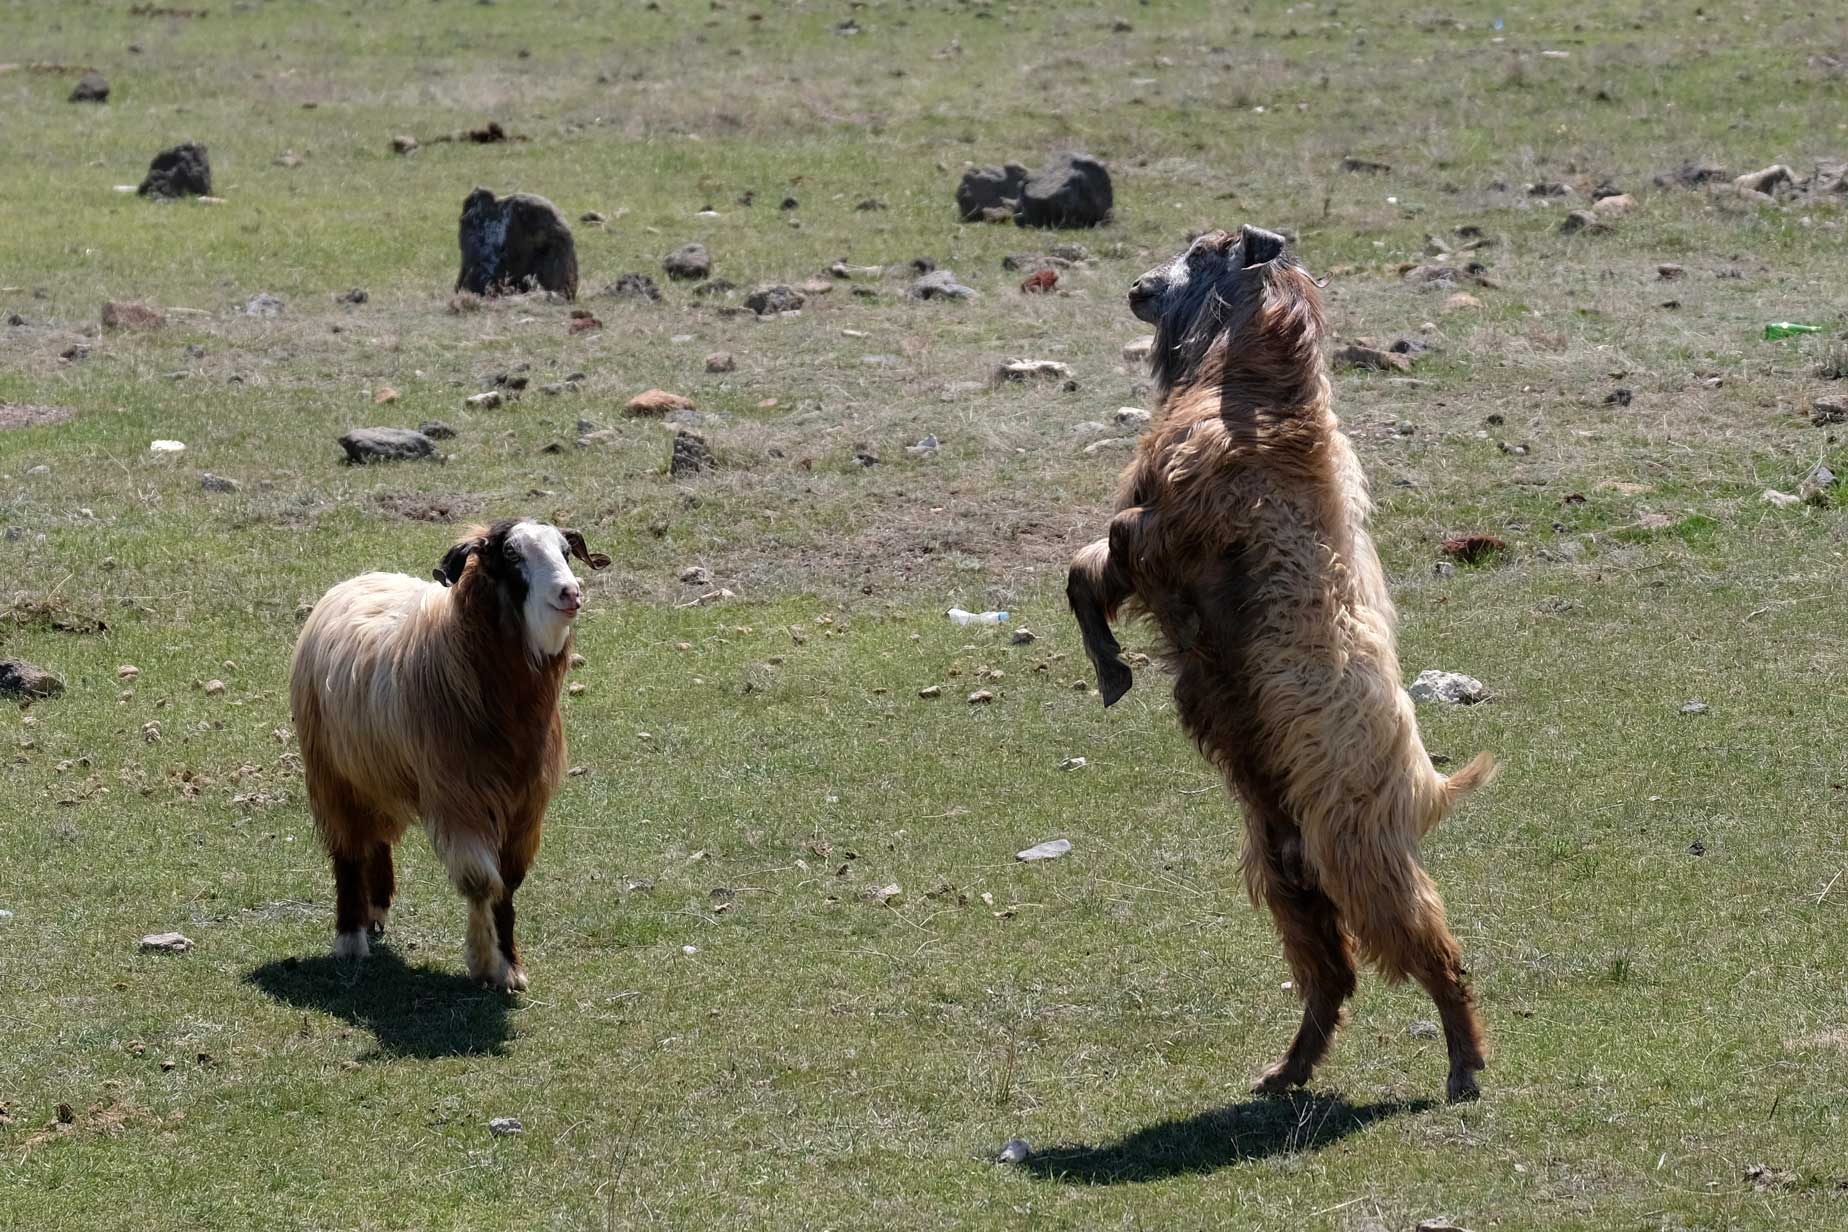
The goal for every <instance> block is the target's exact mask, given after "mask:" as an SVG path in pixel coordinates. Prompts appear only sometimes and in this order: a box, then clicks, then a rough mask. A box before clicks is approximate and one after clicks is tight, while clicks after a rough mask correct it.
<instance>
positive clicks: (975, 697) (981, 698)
mask: <svg viewBox="0 0 1848 1232" xmlns="http://www.w3.org/2000/svg"><path fill="white" fill-rule="evenodd" d="M993 700H995V695H994V694H993V693H990V692H989V691H988V690H987V689H977V690H976V691H975V692H973V693H971V694H969V704H970V705H971V706H978V705H985V704H987V703H988V702H992V701H993Z"/></svg>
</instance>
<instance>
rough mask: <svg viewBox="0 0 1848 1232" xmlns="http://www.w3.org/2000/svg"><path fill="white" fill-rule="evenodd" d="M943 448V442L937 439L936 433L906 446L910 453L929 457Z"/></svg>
mask: <svg viewBox="0 0 1848 1232" xmlns="http://www.w3.org/2000/svg"><path fill="white" fill-rule="evenodd" d="M942 448H943V442H942V441H940V440H938V439H937V436H936V434H935V433H932V434H931V435H929V436H926V437H924V438H923V439H922V440H920V441H919V442H918V443H917V444H915V445H907V446H905V452H906V453H909V454H916V455H917V456H918V457H920V458H928V457H930V456H931V455H932V454H934V453H936V452H937V451H938V450H939V449H942Z"/></svg>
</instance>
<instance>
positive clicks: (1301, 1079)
mask: <svg viewBox="0 0 1848 1232" xmlns="http://www.w3.org/2000/svg"><path fill="white" fill-rule="evenodd" d="M1308 1081H1309V1075H1308V1074H1305V1073H1303V1072H1302V1071H1301V1070H1299V1069H1298V1068H1297V1067H1296V1066H1294V1065H1291V1064H1290V1063H1289V1062H1288V1061H1279V1062H1277V1064H1275V1065H1273V1066H1271V1067H1270V1068H1269V1069H1267V1070H1265V1071H1264V1077H1262V1078H1260V1079H1258V1080H1257V1082H1255V1083H1253V1084H1252V1087H1251V1093H1252V1094H1253V1095H1284V1094H1288V1093H1289V1091H1290V1090H1291V1089H1292V1088H1294V1087H1300V1086H1302V1085H1303V1083H1305V1082H1308Z"/></svg>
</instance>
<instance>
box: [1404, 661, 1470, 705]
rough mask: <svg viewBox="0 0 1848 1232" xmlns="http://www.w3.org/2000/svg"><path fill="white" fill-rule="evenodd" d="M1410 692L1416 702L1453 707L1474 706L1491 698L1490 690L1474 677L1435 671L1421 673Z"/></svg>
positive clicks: (1413, 682) (1429, 670)
mask: <svg viewBox="0 0 1848 1232" xmlns="http://www.w3.org/2000/svg"><path fill="white" fill-rule="evenodd" d="M1408 692H1410V693H1411V695H1412V700H1413V701H1415V702H1443V703H1445V704H1447V705H1452V706H1473V705H1475V704H1476V703H1478V702H1483V701H1487V700H1488V697H1489V691H1488V689H1487V688H1486V687H1484V686H1483V683H1482V681H1480V680H1477V679H1476V678H1475V677H1474V676H1465V675H1463V674H1462V673H1461V672H1441V671H1437V670H1435V669H1428V670H1426V671H1422V672H1419V673H1418V677H1417V679H1415V680H1413V681H1412V687H1411V688H1410V689H1409V690H1408Z"/></svg>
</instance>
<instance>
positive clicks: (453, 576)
mask: <svg viewBox="0 0 1848 1232" xmlns="http://www.w3.org/2000/svg"><path fill="white" fill-rule="evenodd" d="M482 544H483V541H482V540H480V539H464V540H463V541H462V542H461V543H458V544H456V546H454V547H453V548H450V549H449V551H447V552H445V553H444V554H443V563H442V564H440V565H438V566H437V567H436V569H435V571H434V572H432V573H431V575H430V576H431V577H433V578H435V579H436V580H437V581H439V582H441V583H442V584H443V585H445V586H454V585H455V584H456V583H457V582H459V581H461V580H462V570H464V569H466V568H468V558H469V557H470V556H473V555H474V554H475V553H476V552H479V551H480V550H481V548H482Z"/></svg>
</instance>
